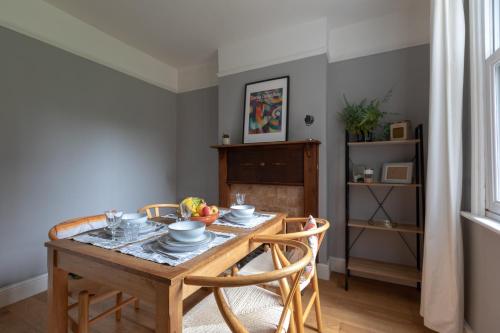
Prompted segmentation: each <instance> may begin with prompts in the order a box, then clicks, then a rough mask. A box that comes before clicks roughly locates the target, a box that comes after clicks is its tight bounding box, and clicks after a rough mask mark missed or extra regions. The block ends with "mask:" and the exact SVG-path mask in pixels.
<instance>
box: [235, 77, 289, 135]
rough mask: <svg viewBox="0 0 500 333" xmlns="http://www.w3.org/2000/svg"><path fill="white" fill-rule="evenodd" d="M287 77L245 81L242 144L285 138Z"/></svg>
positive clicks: (286, 128)
mask: <svg viewBox="0 0 500 333" xmlns="http://www.w3.org/2000/svg"><path fill="white" fill-rule="evenodd" d="M288 90H289V77H288V76H284V77H279V78H275V79H270V80H265V81H259V82H252V83H247V84H246V85H245V110H244V112H245V114H244V122H243V143H252V142H273V141H286V140H287V139H288Z"/></svg>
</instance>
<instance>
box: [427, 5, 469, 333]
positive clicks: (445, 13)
mask: <svg viewBox="0 0 500 333" xmlns="http://www.w3.org/2000/svg"><path fill="white" fill-rule="evenodd" d="M431 3H432V6H431V28H432V29H431V85H430V86H431V88H430V110H429V145H428V147H429V148H428V160H427V175H428V177H427V194H426V203H427V207H426V212H425V218H426V232H425V243H424V264H423V276H422V278H423V280H422V298H421V308H420V313H421V315H422V316H423V317H424V324H425V325H426V326H427V327H429V328H431V329H433V330H435V331H438V332H441V333H448V332H450V333H463V320H464V318H463V262H462V260H463V256H462V232H461V226H460V204H461V196H462V98H463V76H464V53H465V18H464V8H463V2H462V0H432V2H431Z"/></svg>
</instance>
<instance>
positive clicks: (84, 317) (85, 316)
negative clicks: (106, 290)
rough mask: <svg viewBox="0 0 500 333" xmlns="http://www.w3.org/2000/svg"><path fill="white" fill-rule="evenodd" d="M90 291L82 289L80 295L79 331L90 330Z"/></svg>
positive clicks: (79, 332) (85, 332) (80, 332)
mask: <svg viewBox="0 0 500 333" xmlns="http://www.w3.org/2000/svg"><path fill="white" fill-rule="evenodd" d="M89 307H90V301H89V292H88V291H86V290H85V291H81V292H80V294H79V295H78V333H88V331H89Z"/></svg>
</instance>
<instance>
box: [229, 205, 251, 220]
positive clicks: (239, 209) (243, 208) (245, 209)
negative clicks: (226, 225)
mask: <svg viewBox="0 0 500 333" xmlns="http://www.w3.org/2000/svg"><path fill="white" fill-rule="evenodd" d="M254 211H255V206H252V205H233V206H231V214H233V215H234V216H236V217H250V216H252V215H253V212H254Z"/></svg>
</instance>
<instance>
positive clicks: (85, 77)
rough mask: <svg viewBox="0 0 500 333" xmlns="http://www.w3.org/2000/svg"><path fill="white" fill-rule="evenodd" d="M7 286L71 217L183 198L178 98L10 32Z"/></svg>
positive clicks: (5, 64)
mask: <svg viewBox="0 0 500 333" xmlns="http://www.w3.org/2000/svg"><path fill="white" fill-rule="evenodd" d="M0 45H2V52H0V78H1V79H0V156H1V157H2V158H1V160H0V184H1V186H0V228H1V232H0V253H1V254H2V255H1V256H0V267H2V269H1V274H0V287H2V286H4V285H7V284H10V283H14V282H18V281H21V280H25V279H27V278H30V277H33V276H36V275H38V274H42V273H44V272H45V271H46V260H45V248H44V247H43V243H44V242H45V241H46V240H47V231H48V230H49V228H50V227H51V226H52V225H54V224H56V223H58V222H60V221H61V220H64V219H68V218H73V217H76V216H84V215H90V214H97V213H102V212H103V211H104V210H105V209H109V208H120V209H124V210H127V211H135V210H136V209H137V208H139V207H141V206H142V205H144V204H147V203H151V202H157V201H172V200H175V199H176V181H175V180H176V165H175V156H176V95H175V94H173V93H170V92H167V91H165V90H163V89H160V88H157V87H154V86H151V85H148V84H146V83H144V82H142V81H140V80H137V79H134V78H131V77H129V76H126V75H124V74H121V73H119V72H116V71H113V70H111V69H108V68H106V67H103V66H100V65H98V64H95V63H93V62H90V61H87V60H85V59H83V58H80V57H77V56H75V55H72V54H70V53H67V52H65V51H62V50H60V49H57V48H54V47H52V46H49V45H47V44H44V43H42V42H39V41H37V40H34V39H31V38H28V37H25V36H23V35H20V34H17V33H15V32H12V31H10V30H6V29H4V28H0Z"/></svg>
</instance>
